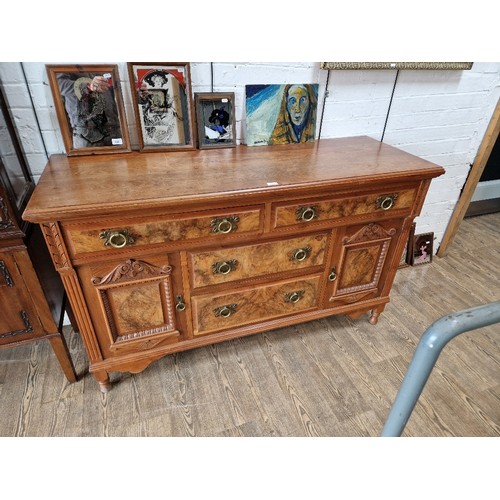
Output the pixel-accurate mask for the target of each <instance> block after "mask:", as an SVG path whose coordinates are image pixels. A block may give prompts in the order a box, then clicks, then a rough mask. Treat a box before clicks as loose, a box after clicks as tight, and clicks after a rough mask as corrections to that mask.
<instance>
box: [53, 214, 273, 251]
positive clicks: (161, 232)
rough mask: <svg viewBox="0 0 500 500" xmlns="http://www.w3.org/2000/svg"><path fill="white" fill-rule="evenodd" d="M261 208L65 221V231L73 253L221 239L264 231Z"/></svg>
mask: <svg viewBox="0 0 500 500" xmlns="http://www.w3.org/2000/svg"><path fill="white" fill-rule="evenodd" d="M262 221H263V217H262V208H261V207H246V208H235V209H231V210H221V211H217V212H215V211H214V212H210V213H207V212H198V213H196V214H189V216H188V215H187V214H180V215H170V216H158V217H154V218H152V217H149V218H143V219H137V218H135V219H126V218H122V219H121V220H120V221H119V222H112V221H110V220H102V221H101V222H100V223H99V224H98V223H96V222H93V223H86V222H85V223H81V222H79V223H76V222H75V223H65V224H64V225H63V231H64V232H65V234H66V239H67V241H68V243H69V248H70V251H71V253H72V255H74V256H75V255H76V256H77V255H80V254H85V253H90V252H101V251H105V252H106V251H110V250H114V251H116V250H119V249H122V248H133V247H143V246H147V245H157V244H165V243H182V242H183V241H193V240H197V239H204V240H207V239H208V240H210V241H212V240H215V241H220V240H222V239H224V238H225V237H226V236H236V237H237V235H240V234H257V233H259V232H260V231H262V227H263V222H262Z"/></svg>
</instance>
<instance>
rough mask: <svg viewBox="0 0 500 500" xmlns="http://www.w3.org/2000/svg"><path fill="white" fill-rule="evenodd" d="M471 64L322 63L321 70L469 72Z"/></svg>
mask: <svg viewBox="0 0 500 500" xmlns="http://www.w3.org/2000/svg"><path fill="white" fill-rule="evenodd" d="M472 64H473V63H471V62H322V63H320V68H321V69H344V70H352V69H409V70H415V69H429V70H469V69H471V68H472Z"/></svg>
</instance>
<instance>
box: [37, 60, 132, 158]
mask: <svg viewBox="0 0 500 500" xmlns="http://www.w3.org/2000/svg"><path fill="white" fill-rule="evenodd" d="M46 69H47V76H48V78H49V84H50V89H51V91H52V96H53V98H54V105H55V107H56V113H57V119H58V120H59V127H60V129H61V134H62V138H63V141H64V146H65V148H66V154H67V155H68V156H77V155H90V154H106V153H123V152H128V151H130V150H131V149H130V139H129V135H128V127H127V120H126V116H125V110H124V105H123V97H122V92H121V88H120V76H119V73H118V66H117V65H115V64H112V65H110V64H89V65H79V64H73V65H57V64H48V65H46ZM58 73H95V74H105V73H111V75H112V82H113V92H114V97H115V105H116V109H117V113H118V120H119V122H120V129H121V140H122V144H117V145H112V146H97V147H88V148H87V147H86V148H75V147H74V145H73V133H72V129H71V125H70V122H69V118H68V114H67V112H66V108H65V106H64V100H63V97H62V96H61V92H60V88H59V84H58V81H57V74H58Z"/></svg>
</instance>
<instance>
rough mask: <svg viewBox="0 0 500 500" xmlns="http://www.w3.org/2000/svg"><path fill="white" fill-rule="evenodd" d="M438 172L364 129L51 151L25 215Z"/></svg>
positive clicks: (33, 217) (40, 218)
mask: <svg viewBox="0 0 500 500" xmlns="http://www.w3.org/2000/svg"><path fill="white" fill-rule="evenodd" d="M442 173H444V169H443V168H441V167H439V166H437V165H435V164H433V163H431V162H429V161H426V160H423V159H421V158H419V157H417V156H414V155H412V154H409V153H406V152H404V151H401V150H400V149H397V148H395V147H392V146H389V145H387V144H384V143H380V142H379V141H377V140H375V139H371V138H369V137H364V136H363V137H350V138H339V139H321V140H319V141H316V142H314V143H304V144H290V145H280V146H260V147H257V146H255V147H248V146H238V147H236V148H227V149H215V150H194V151H179V152H158V153H154V152H153V153H151V152H147V153H144V152H132V153H123V154H121V153H120V154H112V155H93V156H75V157H67V156H66V155H53V156H51V157H50V159H49V162H48V164H47V166H46V168H45V170H44V172H43V174H42V176H41V178H40V180H39V182H38V184H37V186H36V188H35V191H34V194H33V196H32V197H31V200H30V202H29V204H28V206H27V208H26V210H25V212H24V214H23V217H24V219H26V220H29V221H32V222H49V221H55V220H64V219H69V218H74V217H80V216H81V217H84V216H88V215H91V214H92V213H97V212H98V213H99V214H103V213H110V214H112V213H117V212H120V211H124V210H128V211H134V210H141V211H143V210H145V209H148V208H149V209H154V208H161V207H172V206H177V207H180V206H181V205H183V204H184V203H197V204H200V203H209V202H210V201H212V200H214V199H219V200H220V199H225V200H228V199H238V197H240V198H241V199H243V197H245V196H247V197H248V196H252V195H253V196H255V195H264V196H265V195H271V196H273V195H278V194H279V193H282V192H286V193H293V191H294V190H296V189H303V188H307V187H308V186H312V185H314V186H315V187H317V186H321V187H324V188H325V189H335V188H342V187H343V186H346V185H349V184H352V183H353V182H359V181H362V182H364V183H369V182H370V181H374V182H375V181H378V182H390V181H401V180H403V179H411V178H418V179H424V178H433V177H437V176H439V175H441V174H442ZM236 203H237V202H236Z"/></svg>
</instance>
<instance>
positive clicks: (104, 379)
mask: <svg viewBox="0 0 500 500" xmlns="http://www.w3.org/2000/svg"><path fill="white" fill-rule="evenodd" d="M94 377H95V378H96V380H97V382H99V389H100V390H101V392H104V393H106V392H108V391H109V390H110V389H111V387H112V384H111V382H110V381H109V375H108V372H106V371H99V372H94Z"/></svg>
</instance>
